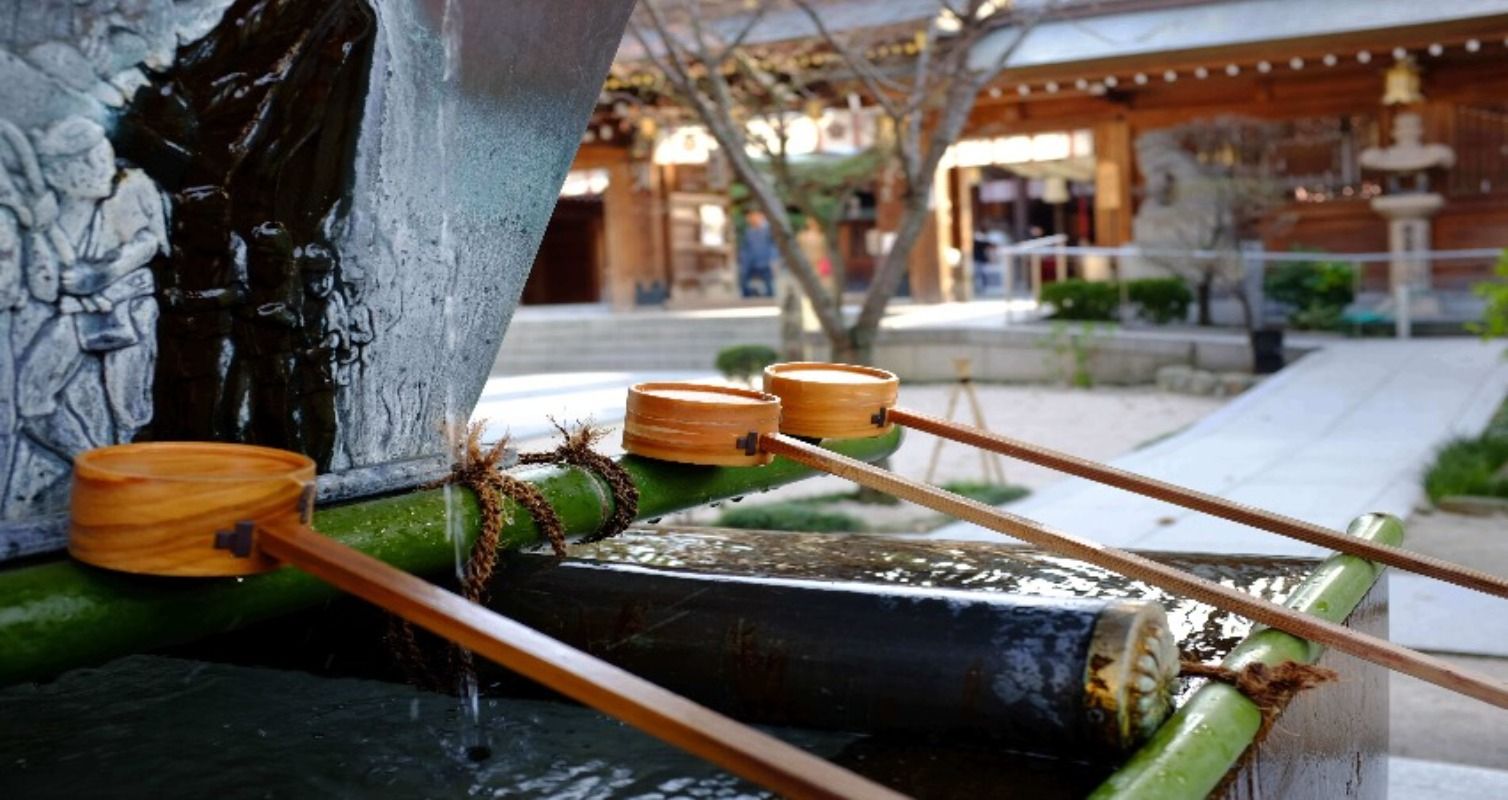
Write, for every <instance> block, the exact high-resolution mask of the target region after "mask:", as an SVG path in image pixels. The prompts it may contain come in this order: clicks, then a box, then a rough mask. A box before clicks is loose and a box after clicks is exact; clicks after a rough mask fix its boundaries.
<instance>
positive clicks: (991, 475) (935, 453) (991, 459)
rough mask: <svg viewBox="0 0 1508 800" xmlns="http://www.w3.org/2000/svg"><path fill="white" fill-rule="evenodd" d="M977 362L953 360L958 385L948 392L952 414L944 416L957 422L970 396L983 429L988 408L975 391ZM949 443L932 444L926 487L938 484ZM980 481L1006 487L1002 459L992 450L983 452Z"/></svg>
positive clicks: (977, 420) (940, 438) (948, 413)
mask: <svg viewBox="0 0 1508 800" xmlns="http://www.w3.org/2000/svg"><path fill="white" fill-rule="evenodd" d="M973 364H974V362H973V360H972V359H969V358H967V357H964V358H955V359H953V371H954V372H956V373H958V382H957V383H955V384H953V388H952V389H950V390H948V410H947V411H946V412H945V413H944V414H943V418H944V419H947V420H952V419H953V411H954V409H956V408H958V396H959V395H966V396H967V397H968V398H969V410H970V411H971V412H972V413H973V415H974V425H975V427H979V428H983V427H985V424H984V408H983V407H982V406H980V404H979V394H978V393H977V392H975V391H974V377H973V374H972V372H973ZM945 441H946V439H944V438H943V437H941V436H939V437H938V438H937V440H936V441H935V442H933V443H932V457H931V458H930V459H928V461H927V474H926V476H925V477H923V478H922V482H924V483H935V482H936V481H935V480H934V479H935V478H936V477H937V460H938V457H939V456H940V455H942V448H943V442H945ZM978 452H979V466H980V469H981V474H980V477H982V478H983V479H984V481H985V482H986V483H994V484H995V485H997V486H1004V485H1005V465H1004V464H1002V463H1000V456H999V454H997V453H992V452H990V451H989V450H984V449H979V450H978Z"/></svg>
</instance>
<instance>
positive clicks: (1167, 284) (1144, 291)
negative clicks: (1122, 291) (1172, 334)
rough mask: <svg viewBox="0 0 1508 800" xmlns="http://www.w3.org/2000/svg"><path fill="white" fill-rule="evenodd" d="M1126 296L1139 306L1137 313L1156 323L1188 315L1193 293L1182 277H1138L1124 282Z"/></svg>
mask: <svg viewBox="0 0 1508 800" xmlns="http://www.w3.org/2000/svg"><path fill="white" fill-rule="evenodd" d="M1126 296H1127V298H1128V299H1130V301H1131V302H1133V303H1135V304H1136V305H1137V306H1139V307H1140V308H1139V309H1138V311H1137V315H1138V316H1140V317H1141V318H1142V319H1145V320H1148V321H1150V322H1154V323H1156V324H1158V325H1166V324H1168V323H1169V322H1181V321H1183V320H1185V319H1187V318H1188V316H1189V304H1190V303H1192V302H1194V293H1193V292H1191V291H1189V285H1188V284H1187V283H1184V282H1183V279H1182V278H1140V279H1138V280H1134V281H1128V282H1127V283H1126Z"/></svg>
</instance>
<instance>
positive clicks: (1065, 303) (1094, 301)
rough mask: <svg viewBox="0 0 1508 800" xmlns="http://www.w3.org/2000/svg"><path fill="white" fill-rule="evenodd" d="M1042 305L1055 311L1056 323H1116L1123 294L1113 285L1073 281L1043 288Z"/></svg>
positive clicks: (1112, 283) (1053, 315)
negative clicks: (1045, 304)
mask: <svg viewBox="0 0 1508 800" xmlns="http://www.w3.org/2000/svg"><path fill="white" fill-rule="evenodd" d="M1042 302H1044V303H1048V304H1050V305H1051V306H1052V307H1053V309H1054V311H1053V314H1052V317H1053V319H1074V320H1100V321H1113V320H1114V319H1115V318H1116V315H1115V310H1116V307H1117V306H1119V305H1120V292H1119V290H1118V289H1117V288H1116V285H1115V283H1114V282H1112V281H1084V280H1078V279H1073V280H1066V281H1058V282H1056V283H1049V284H1047V285H1045V286H1043V287H1042Z"/></svg>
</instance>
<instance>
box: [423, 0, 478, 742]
mask: <svg viewBox="0 0 1508 800" xmlns="http://www.w3.org/2000/svg"><path fill="white" fill-rule="evenodd" d="M462 24H463V23H462V14H461V3H460V1H459V0H445V7H444V10H443V11H442V13H441V18H440V41H441V44H442V47H443V57H444V70H443V72H442V77H441V82H440V86H439V92H440V97H441V99H440V103H439V108H438V113H437V114H436V116H435V141H436V143H437V144H438V147H439V167H440V176H439V178H440V185H439V200H440V230H439V250H438V255H439V257H440V258H441V259H442V260H443V262H444V272H445V274H446V275H447V276H449V286H448V287H447V291H446V292H445V296H444V301H443V306H442V312H441V313H442V317H441V318H442V324H443V330H444V337H445V343H444V354H445V355H444V357H445V359H446V361H447V362H457V361H458V360H459V355H460V349H461V348H462V347H465V346H467V343H466V342H464V341H461V337H460V335H459V334H458V328H459V322H458V320H457V316H458V314H459V313H460V309H459V307H458V306H459V304H460V303H461V302H462V301H463V300H464V298H463V297H462V296H461V292H462V291H463V287H462V286H461V284H460V269H459V265H458V263H457V260H456V242H455V234H454V231H453V230H452V216H453V208H454V207H455V205H456V203H455V185H454V184H455V181H454V176H453V170H454V169H456V168H457V165H456V163H455V153H454V152H453V148H452V146H451V138H452V127H453V126H454V125H455V121H456V119H457V118H458V106H457V104H458V102H459V101H458V98H459V96H460V71H461V59H462V52H461V48H462V36H461V32H462ZM460 379H461V378H460V376H458V375H456V374H455V373H451V374H450V375H449V377H448V379H447V380H446V381H445V387H444V392H445V397H444V414H445V419H444V423H443V425H442V426H441V427H442V430H443V431H444V434H443V435H444V436H446V437H447V438H448V439H450V443H453V444H454V445H455V452H456V454H457V459H456V460H457V463H458V465H461V466H464V465H465V461H466V459H467V457H468V455H469V453H468V452H467V450H466V448H465V446H464V444H463V442H464V440H465V436H466V424H467V419H468V418H469V417H470V415H471V409H470V408H469V407H466V408H462V401H461V400H460V394H461V391H462V388H461V387H460V386H459V385H458V383H459V381H460ZM462 491H463V490H462V489H461V488H460V487H458V486H456V485H454V484H450V485H447V486H446V487H445V532H446V535H447V536H448V537H449V539H450V541H451V544H452V546H453V547H454V552H455V577H456V581H457V583H459V582H460V581H462V580H464V579H465V577H466V562H467V559H468V557H469V556H470V553H469V552H467V549H466V531H465V529H464V527H463V524H462V516H463V515H462V513H461V509H460V502H461V492H462ZM459 663H460V664H461V668H460V669H459V670H458V671H457V672H458V675H457V678H456V679H457V681H458V684H459V685H458V686H457V687H456V693H457V696H458V698H459V703H460V709H461V714H460V717H459V719H458V720H457V723H456V724H457V726H458V727H459V731H460V743H459V744H460V747H461V749H462V751H463V752H464V753H465V754H466V756H467V757H468V758H470V759H472V760H474V761H482V760H485V759H487V758H489V757H490V756H491V754H492V748H491V746H490V743H489V741H488V730H487V727H486V726H485V725H484V724H483V721H482V704H481V695H480V689H479V687H478V686H477V681H476V674H475V671H474V669H473V668H472V659H471V657H470V654H469V653H468V654H467V656H466V657H464V658H462V659H460V661H459Z"/></svg>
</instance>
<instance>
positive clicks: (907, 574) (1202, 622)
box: [571, 528, 1315, 661]
mask: <svg viewBox="0 0 1508 800" xmlns="http://www.w3.org/2000/svg"><path fill="white" fill-rule="evenodd" d="M571 555H572V557H574V558H580V559H587V560H601V561H607V562H621V563H632V564H642V565H645V566H651V567H657V568H664V569H676V570H687V571H695V572H708V573H723V574H733V575H750V576H769V577H786V578H806V579H813V580H833V581H854V582H861V583H878V584H891V585H904V586H918V587H937V588H943V589H965V590H970V591H984V592H1007V593H1016V594H1027V595H1035V596H1039V597H1102V598H1132V599H1139V600H1141V599H1144V600H1151V601H1154V602H1157V603H1161V604H1162V605H1163V607H1164V608H1165V609H1167V612H1168V621H1169V624H1170V625H1171V626H1172V628H1173V633H1174V635H1175V638H1176V639H1177V640H1178V642H1179V647H1180V648H1181V649H1182V650H1183V651H1184V653H1185V654H1186V656H1187V657H1190V658H1196V659H1198V660H1200V661H1214V660H1217V659H1219V658H1221V657H1223V656H1224V654H1225V653H1227V652H1229V651H1230V650H1231V648H1233V647H1235V645H1236V643H1237V642H1239V641H1241V639H1243V638H1245V636H1246V635H1247V634H1248V633H1250V632H1251V629H1252V625H1251V623H1250V621H1248V620H1245V619H1242V618H1240V617H1237V616H1235V615H1233V614H1230V613H1228V612H1225V611H1221V610H1220V609H1217V608H1214V607H1212V606H1208V605H1205V604H1203V603H1198V602H1195V601H1193V600H1189V599H1187V598H1183V597H1178V596H1176V595H1173V594H1171V593H1169V592H1165V591H1163V590H1162V589H1159V588H1157V587H1155V586H1151V585H1148V584H1145V583H1142V582H1140V581H1134V580H1130V579H1128V578H1126V577H1123V576H1121V575H1119V574H1116V573H1114V572H1111V571H1110V570H1107V569H1103V568H1101V567H1096V566H1094V565H1092V564H1086V563H1084V562H1082V561H1076V560H1074V559H1071V558H1063V557H1060V556H1054V555H1050V554H1046V553H1043V552H1041V551H1039V550H1034V549H1028V548H1024V547H1019V546H1014V545H1011V544H999V545H995V544H983V543H978V542H969V543H950V542H937V541H928V540H917V539H899V538H891V537H886V536H867V535H829V534H800V533H778V534H776V533H756V532H749V531H732V530H724V529H669V528H666V529H651V528H641V529H636V530H631V531H628V532H626V533H624V534H623V535H621V536H618V537H616V538H614V539H610V540H607V541H604V542H598V543H596V544H592V545H582V546H577V547H573V548H572V550H571ZM1153 557H1154V558H1155V559H1156V560H1159V561H1162V562H1164V563H1166V564H1169V565H1171V566H1174V567H1177V568H1178V569H1181V570H1184V571H1187V572H1190V573H1192V574H1194V575H1197V576H1198V577H1201V578H1204V579H1206V580H1211V581H1215V582H1217V583H1221V584H1223V585H1225V586H1230V587H1232V588H1235V589H1239V590H1241V591H1243V592H1248V593H1250V594H1253V595H1255V596H1258V597H1262V598H1265V599H1269V600H1278V601H1281V599H1282V598H1284V597H1286V596H1287V595H1288V593H1289V592H1290V591H1292V589H1293V587H1294V586H1296V585H1298V583H1299V582H1300V581H1302V580H1303V579H1304V577H1305V576H1306V575H1308V574H1309V571H1310V570H1312V569H1313V568H1314V564H1315V562H1313V561H1310V560H1307V559H1298V558H1273V557H1267V556H1262V557H1245V558H1238V557H1232V556H1202V555H1200V556H1195V555H1178V556H1172V555H1154V556H1153Z"/></svg>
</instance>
